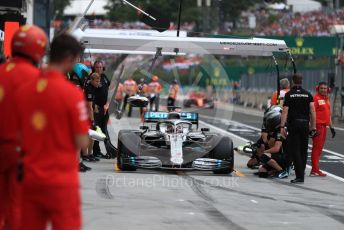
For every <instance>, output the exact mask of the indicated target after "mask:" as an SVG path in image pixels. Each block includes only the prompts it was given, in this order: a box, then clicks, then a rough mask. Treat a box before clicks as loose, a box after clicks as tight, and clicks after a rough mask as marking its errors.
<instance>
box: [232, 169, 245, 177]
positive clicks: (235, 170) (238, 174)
mask: <svg viewBox="0 0 344 230" xmlns="http://www.w3.org/2000/svg"><path fill="white" fill-rule="evenodd" d="M234 172H235V175H237V176H238V177H245V174H243V173H241V172H240V171H239V170H237V169H234Z"/></svg>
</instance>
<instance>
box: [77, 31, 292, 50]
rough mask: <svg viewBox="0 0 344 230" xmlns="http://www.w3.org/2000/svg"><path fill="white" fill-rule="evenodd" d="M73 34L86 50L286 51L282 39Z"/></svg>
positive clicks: (81, 32) (80, 32)
mask: <svg viewBox="0 0 344 230" xmlns="http://www.w3.org/2000/svg"><path fill="white" fill-rule="evenodd" d="M73 34H74V35H75V36H76V37H77V38H79V40H80V41H81V42H82V43H83V44H84V46H85V47H86V48H88V49H97V50H112V51H136V52H138V51H139V52H150V53H152V52H153V53H155V52H156V50H157V49H158V48H161V49H162V50H161V51H162V52H163V53H175V52H176V51H178V53H186V54H189V53H191V54H211V55H240V56H272V55H273V53H275V52H288V47H287V45H286V43H285V42H284V41H283V40H276V39H264V38H203V37H159V36H126V35H111V34H94V33H92V34H88V33H84V32H83V31H81V30H80V29H77V30H76V31H74V32H73Z"/></svg>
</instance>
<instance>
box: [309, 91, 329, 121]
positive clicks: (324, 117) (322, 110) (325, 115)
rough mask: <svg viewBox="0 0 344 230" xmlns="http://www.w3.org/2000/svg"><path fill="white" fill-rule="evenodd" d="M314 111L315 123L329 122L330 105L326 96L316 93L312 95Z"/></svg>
mask: <svg viewBox="0 0 344 230" xmlns="http://www.w3.org/2000/svg"><path fill="white" fill-rule="evenodd" d="M313 99H314V107H315V112H316V123H317V124H322V125H329V124H330V117H331V106H330V101H329V99H328V97H327V96H322V95H321V94H319V93H317V94H315V95H314V97H313Z"/></svg>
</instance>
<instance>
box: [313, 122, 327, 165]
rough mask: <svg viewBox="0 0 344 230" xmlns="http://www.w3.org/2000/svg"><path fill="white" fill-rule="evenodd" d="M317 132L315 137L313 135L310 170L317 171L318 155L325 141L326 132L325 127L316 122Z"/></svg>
mask: <svg viewBox="0 0 344 230" xmlns="http://www.w3.org/2000/svg"><path fill="white" fill-rule="evenodd" d="M316 129H317V133H318V134H319V135H318V136H316V137H313V148H312V172H319V171H320V168H319V160H320V155H321V152H322V150H323V147H324V144H325V141H326V134H327V127H326V125H323V124H316Z"/></svg>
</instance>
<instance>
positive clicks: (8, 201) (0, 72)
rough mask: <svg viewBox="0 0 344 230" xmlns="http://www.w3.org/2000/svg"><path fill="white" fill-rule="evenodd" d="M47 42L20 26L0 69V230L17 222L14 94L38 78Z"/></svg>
mask: <svg viewBox="0 0 344 230" xmlns="http://www.w3.org/2000/svg"><path fill="white" fill-rule="evenodd" d="M47 43H48V39H47V36H46V35H45V33H44V31H43V30H41V29H40V28H39V27H36V26H28V25H26V26H22V27H20V28H19V30H18V31H17V32H16V33H15V34H14V36H13V39H12V42H11V44H12V45H11V48H12V57H13V58H12V59H10V60H9V61H8V62H7V63H5V64H3V65H1V66H0V107H1V113H0V130H1V132H0V229H2V228H3V225H5V226H6V227H7V228H8V229H18V228H19V223H20V187H19V183H18V181H17V172H18V160H19V152H18V151H16V146H17V142H16V140H17V132H16V130H17V129H16V120H15V116H14V114H15V112H14V111H13V110H14V94H15V93H16V91H17V90H18V88H20V86H22V85H25V84H28V83H30V82H31V81H33V80H35V79H37V78H38V75H39V70H38V68H37V67H36V66H37V65H38V63H39V62H40V61H41V59H42V58H43V56H44V53H45V47H46V44H47Z"/></svg>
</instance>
